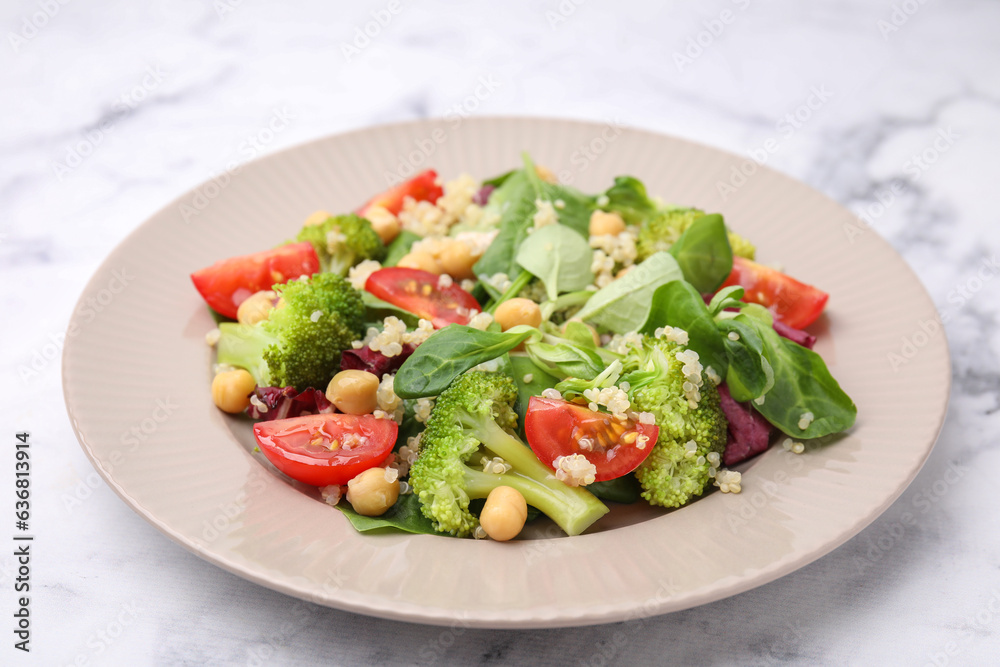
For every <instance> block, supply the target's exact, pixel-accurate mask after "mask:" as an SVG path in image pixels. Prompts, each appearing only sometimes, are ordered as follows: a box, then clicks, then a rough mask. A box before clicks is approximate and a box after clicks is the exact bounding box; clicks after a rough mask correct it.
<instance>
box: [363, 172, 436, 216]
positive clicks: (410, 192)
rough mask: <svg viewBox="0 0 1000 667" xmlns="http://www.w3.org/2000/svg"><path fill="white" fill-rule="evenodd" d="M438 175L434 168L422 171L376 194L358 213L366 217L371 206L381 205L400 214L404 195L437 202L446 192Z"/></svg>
mask: <svg viewBox="0 0 1000 667" xmlns="http://www.w3.org/2000/svg"><path fill="white" fill-rule="evenodd" d="M437 177H438V175H437V172H436V171H434V170H433V169H428V170H427V171H422V172H420V173H419V174H417V175H416V176H414V177H413V178H411V179H410V180H408V181H405V182H403V183H400V184H399V185H397V186H395V187H392V188H389V189H388V190H386V191H385V192H383V193H382V194H379V195H375V196H374V197H372V198H371V200H369V201H368V203H367V204H365V205H364V206H362V207H361V208H359V209H358V210H357V211H356V213H357V214H358V215H360V216H361V217H362V218H364V217H366V215H365V214H366V213H367V212H368V209H369V208H371V207H372V206H381V207H383V208H385V209H386V210H388V211H389V213H392V214H393V215H399V212H400V211H401V210H403V198H404V197H413V198H414V199H416V200H417V201H429V202H432V203H433V202H436V201H437V200H438V197H440V196H441V195H443V194H444V190H443V189H442V188H441V186H440V185H438V184H437Z"/></svg>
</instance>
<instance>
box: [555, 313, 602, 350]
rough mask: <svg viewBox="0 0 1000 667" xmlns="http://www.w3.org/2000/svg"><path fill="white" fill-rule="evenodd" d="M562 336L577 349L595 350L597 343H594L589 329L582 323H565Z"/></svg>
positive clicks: (572, 321)
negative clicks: (577, 347)
mask: <svg viewBox="0 0 1000 667" xmlns="http://www.w3.org/2000/svg"><path fill="white" fill-rule="evenodd" d="M562 336H563V338H565V339H566V340H568V341H569V342H571V343H573V344H574V345H577V346H579V347H587V348H593V349H596V348H597V343H595V342H594V335H593V334H592V333H591V330H590V327H588V326H587V325H586V324H584V323H583V322H577V321H576V320H570V321H568V322H566V324H565V325H564V328H563V332H562Z"/></svg>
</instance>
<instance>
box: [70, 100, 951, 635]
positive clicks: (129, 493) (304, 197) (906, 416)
mask: <svg viewBox="0 0 1000 667" xmlns="http://www.w3.org/2000/svg"><path fill="white" fill-rule="evenodd" d="M523 150H528V151H530V152H531V154H532V156H533V157H534V158H535V161H536V162H537V163H539V164H543V165H546V166H548V167H549V168H551V169H552V170H553V171H555V172H556V173H557V174H558V175H559V176H560V177H561V178H562V180H563V181H565V182H570V183H572V184H573V185H576V186H578V187H580V188H581V189H583V190H584V191H588V192H596V191H599V190H602V189H604V188H605V187H607V186H608V185H609V184H610V183H611V181H612V178H613V177H614V176H615V175H618V174H632V175H635V176H637V177H639V178H641V179H642V180H643V181H644V182H645V183H646V185H647V187H648V189H649V191H650V192H651V193H653V194H657V195H660V196H661V197H662V198H663V199H664V200H666V201H670V202H676V203H679V204H690V205H697V206H699V207H701V208H703V209H708V210H711V211H719V212H721V213H723V214H724V215H725V216H726V220H727V222H729V224H730V225H731V226H732V227H733V228H735V229H736V230H737V231H739V232H740V233H742V234H743V235H745V236H747V237H749V238H750V239H752V240H753V241H754V242H755V243H756V244H757V248H758V259H760V260H761V261H763V262H780V263H781V264H783V265H784V267H785V269H786V271H787V272H788V273H790V274H791V275H793V276H796V277H797V278H799V279H801V280H803V281H804V282H807V283H811V284H814V285H817V286H819V287H821V288H822V289H824V290H826V291H828V292H829V293H830V302H829V307H828V309H827V311H826V314H825V316H824V317H823V318H822V319H821V320H820V321H819V322H818V323H817V325H816V326H815V327H814V328H815V331H814V333H817V334H818V335H819V336H820V341H819V343H818V345H817V348H816V349H817V351H818V352H819V353H820V354H822V355H823V357H824V358H825V359H826V361H827V363H828V365H829V366H830V369H831V371H832V372H833V374H834V375H835V376H836V377H837V378H838V379H839V381H840V383H841V385H842V386H843V387H844V389H845V390H846V391H847V392H848V394H850V395H851V396H852V397H853V398H854V400H855V402H856V403H857V405H858V421H857V424H856V426H855V427H854V428H853V429H852V430H851V431H850V432H849V433H848V434H846V435H845V436H843V437H841V438H838V439H836V441H834V442H829V443H826V444H824V445H822V446H819V445H817V446H812V447H810V448H809V449H808V450H807V451H806V453H804V454H802V455H795V454H791V453H788V452H784V451H782V450H781V448H780V447H777V448H772V449H771V450H770V451H768V452H767V453H765V454H764V455H762V456H760V457H758V458H756V459H754V460H753V461H751V462H748V463H747V464H745V465H744V466H743V467H742V470H743V473H744V477H743V492H742V494H740V495H735V496H734V495H729V494H721V493H713V494H711V495H708V496H707V497H705V498H703V499H701V500H699V501H697V502H695V503H694V504H692V505H690V506H688V507H685V508H682V509H680V510H678V511H675V512H671V513H662V512H656V511H649V510H648V509H646V510H643V509H641V508H638V507H636V506H633V507H630V508H626V509H624V510H621V511H616V512H613V513H612V514H610V515H608V517H606V518H605V519H602V521H601V522H600V523H599V524H598V525H597V526H595V529H594V530H593V532H592V533H590V534H586V535H582V536H578V537H559V536H553V534H552V533H551V532H549V531H545V530H538V529H536V530H535V534H534V537H536V538H539V539H528V540H522V541H518V542H514V543H507V544H500V543H495V542H489V541H474V540H458V539H449V538H444V537H436V536H427V535H416V536H411V535H405V534H385V535H367V536H366V535H360V534H358V533H356V532H355V531H354V530H353V529H352V528H351V527H350V525H349V524H348V522H347V520H346V519H345V518H344V517H343V515H341V514H340V512H339V511H337V510H336V509H334V508H331V507H329V506H327V505H324V504H323V503H322V502H320V501H319V500H317V498H316V495H315V491H314V490H311V489H307V488H304V487H301V486H296V485H294V484H291V483H289V482H288V481H287V480H286V479H284V478H281V477H279V476H278V475H277V474H275V473H274V471H273V469H271V468H269V467H268V466H267V465H266V463H265V462H264V460H263V459H262V458H261V457H260V455H259V454H256V455H255V454H253V453H252V449H253V443H252V438H251V436H250V428H249V423H248V422H247V421H245V420H241V419H236V418H232V417H228V416H226V415H224V414H222V413H221V412H219V411H218V410H216V408H215V407H214V406H213V405H212V400H211V398H210V393H209V383H210V379H211V364H212V358H213V351H212V349H211V348H209V347H208V346H207V345H206V344H205V333H206V332H207V331H208V330H209V329H211V328H213V326H214V325H213V322H212V320H211V318H210V316H209V313H208V312H207V310H206V308H205V307H204V304H203V303H202V301H201V298H200V297H199V296H198V294H197V292H196V291H195V290H194V288H193V287H192V285H191V281H190V279H189V278H188V274H190V273H191V272H192V271H194V270H196V269H199V268H201V267H203V266H207V265H209V264H212V263H213V262H215V261H217V260H219V259H220V258H224V257H229V256H233V255H240V254H245V253H250V252H254V251H257V250H260V249H262V248H268V247H271V246H273V245H276V244H277V243H279V242H281V241H283V240H284V239H287V238H289V237H291V236H293V235H294V234H295V232H296V230H297V229H298V227H299V225H300V224H301V222H302V220H304V219H305V218H306V216H307V215H308V214H310V213H311V212H313V211H314V210H317V209H326V210H330V211H347V210H351V209H353V208H355V207H356V206H357V205H358V204H360V203H361V202H363V201H365V200H366V199H368V197H369V196H371V195H372V194H373V193H375V192H377V191H380V190H382V189H384V188H385V187H386V185H387V180H388V179H389V178H390V175H391V174H392V173H408V171H409V170H412V169H413V168H424V167H426V166H433V167H434V168H435V169H437V170H438V173H440V174H441V175H442V176H443V177H444V178H445V179H449V178H453V177H454V176H457V175H458V174H460V173H463V172H465V173H469V174H472V175H474V176H476V177H477V178H485V177H489V176H493V175H495V174H498V173H501V172H504V171H507V170H509V169H511V168H515V167H517V166H518V165H519V164H520V153H521V151H523ZM720 184H724V186H725V187H724V186H722V185H720ZM937 322H938V320H937V315H936V311H935V309H934V306H933V304H932V302H931V300H930V299H929V297H928V296H927V294H926V292H925V291H924V289H923V288H922V287H921V285H920V283H919V281H918V280H917V278H916V276H915V275H914V274H913V272H912V271H911V270H910V269H909V268H908V267H907V265H906V264H905V263H904V262H903V260H902V259H901V258H900V257H899V255H897V254H896V253H895V252H894V251H893V250H892V249H891V248H890V246H889V245H888V244H887V243H886V242H885V241H883V240H882V239H881V238H879V236H878V235H877V234H876V233H874V232H872V231H871V230H868V229H866V228H864V227H863V226H861V225H860V223H858V222H857V221H856V219H855V218H854V217H853V216H852V215H851V214H850V213H849V212H848V211H846V210H845V209H843V208H841V207H840V206H838V205H837V204H836V203H834V202H833V201H831V200H829V199H827V198H826V197H824V196H823V195H821V194H819V193H818V192H816V191H814V190H812V189H810V188H808V187H806V186H805V185H802V184H801V183H798V182H796V181H794V180H791V179H789V178H787V177H785V176H783V175H781V174H779V173H777V172H774V171H771V170H769V169H766V168H762V167H758V166H757V165H756V164H755V163H753V162H750V161H749V160H747V159H746V158H741V157H739V156H735V155H732V154H729V153H725V152H722V151H718V150H714V149H711V148H708V147H705V146H701V145H698V144H694V143H691V142H688V141H683V140H680V139H676V138H673V137H668V136H663V135H659V134H654V133H650V132H644V131H640V130H633V129H626V128H622V127H619V126H616V125H614V124H601V123H586V122H577V121H565V120H557V119H532V118H481V119H471V120H464V121H461V122H460V121H457V120H456V121H451V122H445V121H425V122H415V123H405V124H399V125H389V126H381V127H374V128H370V129H365V130H360V131H357V132H351V133H348V134H342V135H337V136H333V137H329V138H325V139H321V140H318V141H313V142H311V143H307V144H304V145H301V146H297V147H294V148H291V149H288V150H285V151H283V152H280V153H277V154H274V155H270V156H268V157H266V158H264V159H261V160H257V161H254V162H252V163H249V164H246V165H243V166H242V167H240V168H238V169H236V170H235V171H234V172H233V173H227V174H223V175H221V176H219V177H217V178H216V179H215V180H213V181H209V182H207V183H205V184H203V185H202V186H200V187H199V188H197V189H196V190H194V191H192V192H190V193H188V194H186V195H184V196H183V197H181V198H180V199H178V200H177V201H175V202H173V203H172V204H170V205H168V206H167V207H166V208H164V209H163V210H162V211H160V212H159V213H157V214H156V215H154V216H153V217H152V218H151V219H149V220H148V221H146V223H145V224H143V225H141V226H140V227H139V228H138V229H137V230H136V231H135V232H134V233H132V234H131V235H130V236H129V237H128V238H126V239H125V241H123V242H122V244H121V245H120V246H118V248H116V249H115V251H114V252H112V253H111V255H110V256H109V257H108V259H107V260H106V261H105V262H104V264H103V265H102V266H101V268H100V269H99V270H98V271H97V273H96V274H95V275H94V277H93V278H92V279H91V281H90V283H89V284H88V285H87V287H86V289H85V290H84V292H83V295H82V297H81V300H80V304H79V305H78V307H77V309H76V310H75V311H74V317H73V320H72V323H71V325H70V329H69V332H68V336H67V341H66V347H65V353H64V359H63V381H64V382H63V384H64V390H65V398H66V405H67V408H68V410H69V414H70V417H71V420H72V423H73V427H74V429H75V430H76V433H77V436H78V438H79V440H80V443H81V444H82V446H83V449H84V451H86V453H87V455H88V456H89V457H90V459H91V461H92V462H93V464H94V466H95V467H96V469H97V470H98V472H99V473H100V474H101V475H102V476H103V477H104V479H105V480H106V481H107V483H108V485H109V486H111V488H112V489H114V490H115V491H116V492H117V493H118V495H120V496H121V498H122V499H123V500H124V501H125V502H126V503H127V504H128V505H129V506H130V507H132V508H133V509H134V510H135V511H136V512H138V513H139V514H140V515H141V516H143V517H144V518H145V519H146V520H147V521H149V522H150V523H151V524H153V525H154V526H156V527H157V528H158V529H159V530H161V531H162V532H163V533H164V534H165V535H167V536H169V537H170V538H171V539H173V540H175V541H176V542H178V543H180V544H181V545H183V546H185V547H186V548H188V549H189V550H191V551H193V552H194V553H197V554H198V555H199V556H201V557H202V558H205V559H206V560H208V561H210V562H212V563H215V564H216V565H218V566H220V567H222V568H225V569H227V570H229V571H230V572H234V573H236V574H238V575H240V576H242V577H245V578H247V579H249V580H251V581H254V582H257V583H259V584H261V585H264V586H268V587H270V588H273V589H275V590H279V591H282V592H284V593H287V594H289V595H294V596H297V597H300V598H305V599H309V600H312V601H315V602H318V603H320V604H324V605H328V606H331V607H337V608H340V609H345V610H348V611H353V612H358V613H363V614H371V615H374V616H381V617H386V618H393V619H401V620H407V621H417V622H422V623H433V624H455V623H459V624H464V625H468V626H477V627H555V626H571V625H586V624H593V623H604V622H610V621H618V620H622V619H626V618H635V617H639V616H649V615H654V614H661V613H664V612H670V611H675V610H679V609H684V608H687V607H692V606H695V605H699V604H703V603H706V602H710V601H712V600H718V599H720V598H724V597H727V596H730V595H733V594H735V593H739V592H741V591H745V590H748V589H750V588H753V587H755V586H759V585H761V584H763V583H765V582H768V581H771V580H773V579H776V578H777V577H780V576H782V575H785V574H788V573H789V572H792V571H793V570H795V569H797V568H800V567H802V566H803V565H806V564H807V563H810V562H811V561H814V560H815V559H817V558H819V557H820V556H822V555H824V554H826V553H827V552H829V551H831V550H832V549H834V548H836V547H837V546H838V545H840V544H842V543H843V542H845V541H846V540H848V539H850V538H851V537H852V536H853V535H855V534H857V533H858V532H859V531H861V529H863V528H864V527H865V526H866V525H868V524H869V523H870V522H871V521H872V520H874V519H875V518H876V517H877V516H878V515H879V514H881V513H882V512H883V511H884V510H885V509H886V508H888V507H889V505H890V504H891V503H892V502H893V500H895V499H896V498H897V497H898V496H899V495H900V493H902V491H903V489H904V488H905V487H906V486H907V484H909V483H910V481H911V480H912V479H913V477H914V476H915V475H916V474H917V471H918V470H919V469H920V467H921V465H922V463H923V462H924V460H925V459H926V458H927V455H928V454H929V452H930V450H931V448H932V446H933V444H934V441H935V439H936V437H937V434H938V431H939V429H940V427H941V423H942V420H943V418H944V414H945V409H946V403H947V396H948V388H949V379H950V368H949V359H948V350H947V344H946V341H945V339H944V335H943V333H942V331H941V328H940V326H939V325H938V324H937ZM539 533H541V534H539Z"/></svg>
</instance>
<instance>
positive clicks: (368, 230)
mask: <svg viewBox="0 0 1000 667" xmlns="http://www.w3.org/2000/svg"><path fill="white" fill-rule="evenodd" d="M296 241H309V242H310V243H312V244H313V247H314V248H316V254H317V255H318V256H319V261H320V266H321V267H322V269H323V270H324V271H329V272H331V273H336V274H338V275H341V276H346V275H347V272H348V271H349V270H350V268H351V267H352V266H354V265H355V264H357V263H359V262H361V261H364V260H366V259H372V260H375V261H377V262H381V261H382V260H383V259H385V254H386V250H385V244H383V243H382V239H381V238H379V235H378V234H376V233H375V230H374V229H373V228H372V224H371V223H370V222H368V221H367V220H365V219H364V218H360V217H358V216H357V215H355V214H353V213H350V214H348V215H338V216H336V217H332V218H327V219H326V220H324V221H323V223H321V224H319V225H306V226H305V227H303V228H302V231H300V232H299V235H298V238H296Z"/></svg>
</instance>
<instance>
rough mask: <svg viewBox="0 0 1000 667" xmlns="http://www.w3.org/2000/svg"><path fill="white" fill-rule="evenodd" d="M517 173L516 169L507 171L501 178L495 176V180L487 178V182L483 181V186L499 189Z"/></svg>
mask: <svg viewBox="0 0 1000 667" xmlns="http://www.w3.org/2000/svg"><path fill="white" fill-rule="evenodd" d="M515 173H517V170H516V169H511V170H510V171H505V172H504V173H502V174H500V175H499V176H494V177H493V178H487V179H486V180H485V181H483V185H492V186H493V187H495V188H499V187H500V186H501V185H503V184H504V182H506V180H507V179H508V178H510V177H511V176H513V175H514V174H515Z"/></svg>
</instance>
